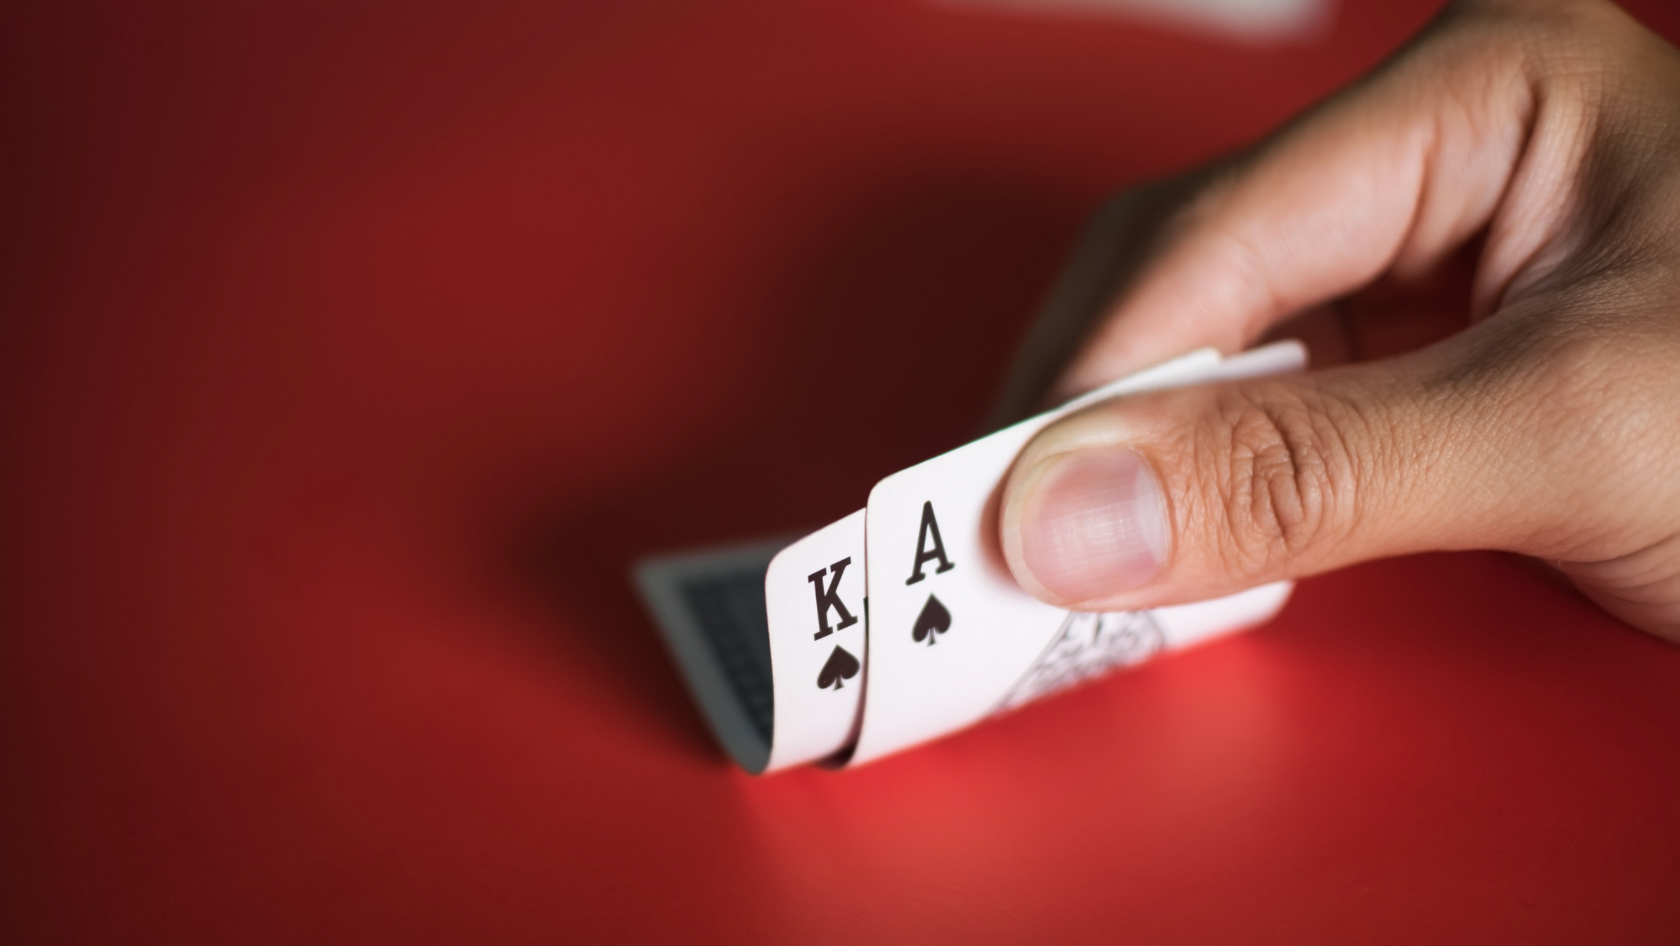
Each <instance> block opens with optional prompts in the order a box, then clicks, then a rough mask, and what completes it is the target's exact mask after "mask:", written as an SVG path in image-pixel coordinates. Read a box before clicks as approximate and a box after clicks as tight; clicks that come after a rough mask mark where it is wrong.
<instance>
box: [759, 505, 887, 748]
mask: <svg viewBox="0 0 1680 946" xmlns="http://www.w3.org/2000/svg"><path fill="white" fill-rule="evenodd" d="M863 524H864V510H862V509H859V510H858V511H857V512H855V513H852V514H851V515H849V516H847V517H846V518H844V519H841V520H840V521H839V522H836V523H834V524H833V525H830V526H826V527H824V528H822V529H818V530H817V531H816V532H813V533H811V534H810V535H808V536H806V537H805V538H803V539H800V540H799V541H798V542H795V543H794V544H792V545H790V546H788V547H787V548H785V549H783V550H782V551H781V552H780V553H778V554H777V555H776V558H775V559H774V560H773V561H772V562H771V563H770V568H769V571H768V572H767V574H766V575H765V576H764V602H765V610H766V612H767V614H768V618H769V621H768V633H769V638H770V659H771V667H772V676H773V679H774V683H775V710H774V721H773V725H772V727H771V740H770V757H769V764H768V766H767V768H766V771H774V770H776V769H780V768H785V767H787V766H790V765H797V764H799V763H801V762H812V761H815V760H818V759H823V758H826V757H828V756H831V755H833V754H834V753H836V752H838V751H840V750H841V749H843V748H845V747H846V746H847V745H848V744H849V743H850V741H851V738H852V737H853V735H854V733H853V728H854V724H855V723H856V722H857V719H858V708H859V706H860V705H861V697H862V694H863V664H864V659H865V657H866V656H867V655H866V653H865V648H866V647H867V644H868V634H867V624H866V623H865V614H864V608H865V602H864V581H865V578H866V569H865V567H864V558H863V552H864V549H863Z"/></svg>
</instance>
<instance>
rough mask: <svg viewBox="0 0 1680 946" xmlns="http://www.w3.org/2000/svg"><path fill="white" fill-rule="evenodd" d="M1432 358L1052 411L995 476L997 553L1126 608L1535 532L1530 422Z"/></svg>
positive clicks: (1027, 573) (1540, 505)
mask: <svg viewBox="0 0 1680 946" xmlns="http://www.w3.org/2000/svg"><path fill="white" fill-rule="evenodd" d="M1433 360H1434V359H1432V358H1430V357H1429V356H1427V355H1425V354H1424V353H1419V354H1418V355H1416V356H1411V357H1408V358H1402V359H1396V360H1393V361H1386V362H1381V363H1378V364H1369V365H1360V366H1355V367H1349V368H1344V369H1337V370H1332V371H1326V372H1320V373H1317V374H1312V375H1296V376H1291V377H1282V378H1265V379H1256V380H1249V381H1242V382H1237V383H1231V384H1224V385H1210V386H1203V387H1195V388H1185V389H1181V390H1176V391H1165V392H1157V393H1151V394H1144V395H1137V396H1134V397H1129V398H1124V399H1121V400H1117V401H1111V402H1107V403H1104V404H1099V405H1096V406H1094V407H1091V408H1089V409H1087V410H1085V411H1082V412H1080V413H1077V414H1074V415H1072V416H1070V417H1067V418H1064V419H1063V420H1061V421H1058V422H1057V423H1055V424H1052V425H1051V426H1049V427H1047V428H1045V430H1043V431H1042V432H1040V433H1039V435H1038V436H1037V437H1036V438H1035V439H1034V440H1033V441H1032V442H1031V443H1030V444H1029V445H1028V446H1027V448H1026V449H1025V450H1024V451H1023V452H1022V454H1021V456H1020V457H1019V458H1018V459H1017V461H1016V464H1015V467H1014V472H1013V473H1012V475H1011V477H1010V479H1009V482H1008V483H1007V485H1006V487H1005V491H1004V496H1003V508H1002V515H1001V517H1000V526H1001V536H1000V538H1001V542H1002V546H1003V551H1004V555H1005V557H1006V559H1007V560H1008V563H1009V566H1010V568H1011V570H1012V571H1013V572H1014V574H1015V577H1016V579H1017V580H1018V581H1019V582H1020V583H1021V585H1022V587H1024V588H1025V589H1026V590H1028V591H1029V592H1031V593H1033V594H1034V595H1035V596H1037V597H1039V598H1041V599H1043V600H1046V601H1049V602H1051V603H1055V604H1059V605H1062V606H1065V607H1076V608H1078V609H1081V610H1130V609H1135V608H1143V607H1156V606H1161V605H1167V604H1176V603H1182V602H1187V601H1195V600H1202V599H1206V598H1211V597H1216V596H1219V595H1222V594H1227V593H1232V592H1236V591H1239V590H1242V589H1244V588H1248V587H1252V586H1254V585H1257V584H1260V583H1262V582H1267V581H1274V580H1278V579H1282V578H1295V577H1303V576H1306V575H1312V574H1316V573H1318V572H1323V571H1328V570H1330V569H1333V568H1337V567H1339V566H1342V565H1346V564H1350V563H1352V562H1356V561H1361V560H1364V559H1369V558H1375V557H1379V556H1385V555H1395V554H1404V553H1406V552H1412V551H1421V550H1424V549H1453V548H1489V547H1493V548H1521V547H1524V546H1528V545H1531V544H1533V541H1534V536H1535V535H1536V534H1537V533H1538V532H1539V531H1541V530H1543V529H1545V528H1546V527H1547V525H1548V523H1547V522H1546V521H1545V518H1546V515H1547V511H1548V510H1556V509H1558V508H1559V503H1560V499H1559V492H1560V491H1562V490H1565V489H1566V487H1567V484H1563V483H1559V482H1557V481H1555V480H1548V479H1547V478H1544V477H1535V476H1532V475H1529V474H1528V473H1526V472H1525V471H1528V470H1532V469H1534V468H1535V466H1536V465H1537V461H1538V460H1539V458H1538V457H1536V456H1532V455H1531V454H1533V453H1534V452H1535V451H1536V450H1537V449H1540V448H1539V447H1538V446H1537V442H1538V439H1539V438H1536V437H1534V436H1533V435H1532V434H1531V433H1530V432H1528V431H1525V430H1520V429H1513V424H1512V423H1511V420H1510V418H1509V416H1502V415H1501V413H1500V407H1501V404H1500V400H1501V399H1500V398H1497V397H1495V398H1489V397H1487V396H1486V392H1485V391H1483V392H1482V393H1481V395H1480V396H1475V395H1472V394H1470V393H1468V392H1465V391H1454V390H1453V389H1452V386H1453V385H1454V384H1455V383H1456V382H1453V381H1450V380H1449V381H1442V380H1440V379H1441V378H1442V377H1443V374H1442V373H1441V372H1440V371H1438V370H1433V371H1432V370H1430V365H1429V362H1430V361H1433ZM1434 367H1436V368H1439V365H1436V366H1434ZM1518 426H1521V425H1518ZM1542 492H1544V493H1545V495H1541V493H1542Z"/></svg>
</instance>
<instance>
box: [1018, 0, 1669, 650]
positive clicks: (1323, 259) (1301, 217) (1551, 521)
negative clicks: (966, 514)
mask: <svg viewBox="0 0 1680 946" xmlns="http://www.w3.org/2000/svg"><path fill="white" fill-rule="evenodd" d="M1454 303H1455V304H1454ZM1050 312H1051V317H1050V318H1049V319H1048V320H1047V321H1046V322H1045V323H1044V325H1043V326H1042V327H1041V329H1040V330H1039V331H1038V333H1037V334H1036V336H1035V337H1034V338H1033V339H1032V340H1030V341H1029V344H1028V346H1027V349H1026V351H1025V354H1024V359H1023V362H1022V365H1021V367H1019V368H1018V369H1017V371H1016V374H1015V377H1014V378H1013V379H1012V381H1011V384H1010V386H1009V388H1008V389H1007V390H1006V411H1009V412H1012V413H1015V414H1019V413H1022V412H1023V410H1024V408H1025V407H1026V406H1027V405H1028V404H1029V403H1030V402H1031V401H1033V400H1035V399H1036V398H1037V397H1039V396H1040V395H1041V394H1043V393H1044V392H1045V390H1046V388H1048V397H1049V399H1050V400H1051V401H1059V400H1063V399H1066V398H1067V397H1070V396H1073V395H1075V394H1078V393H1080V392H1082V391H1086V390H1090V389H1091V388H1094V387H1097V386H1098V385H1100V384H1102V383H1103V382H1105V381H1107V380H1110V379H1112V378H1115V377H1118V376H1120V375H1122V374H1125V373H1127V372H1129V371H1132V370H1135V369H1138V368H1141V367H1144V366H1146V365H1149V364H1151V363H1154V362H1158V361H1162V360H1164V359H1166V358H1168V357H1171V356H1173V355H1176V354H1179V353H1181V352H1183V351H1187V350H1189V349H1192V348H1197V347H1201V346H1206V345H1213V346H1217V347H1218V348H1220V349H1222V350H1224V351H1226V352H1235V351H1239V350H1241V349H1243V348H1246V347H1248V346H1249V345H1251V344H1253V343H1254V342H1256V341H1257V340H1259V339H1261V338H1262V337H1263V336H1264V335H1265V334H1266V333H1267V332H1268V331H1269V330H1273V329H1274V327H1275V326H1277V325H1278V324H1279V323H1281V322H1283V321H1284V320H1286V319H1291V318H1298V320H1299V324H1301V325H1303V326H1306V327H1307V328H1309V329H1310V331H1309V332H1308V334H1307V336H1306V337H1307V340H1308V342H1309V345H1310V346H1311V347H1312V349H1313V351H1314V356H1315V358H1316V359H1317V360H1318V361H1319V362H1320V363H1321V364H1322V363H1325V362H1326V361H1328V362H1331V363H1334V362H1337V361H1341V360H1346V361H1348V362H1349V363H1347V364H1343V365H1341V366H1338V367H1331V368H1329V369H1328V370H1318V371H1314V372H1311V373H1307V374H1302V375H1297V376H1291V377H1283V378H1269V379H1259V380H1251V381H1242V382H1237V383H1230V384H1222V385H1210V386H1203V387H1196V388H1188V389H1183V390H1177V391H1169V392H1161V393H1155V394H1149V395H1142V396H1137V397H1132V398H1128V399H1124V400H1122V401H1118V402H1113V403H1109V404H1103V405H1098V406H1096V407H1093V408H1090V409H1088V410H1085V411H1082V412H1080V413H1078V414H1075V415H1073V416H1071V417H1069V418H1067V419H1064V420H1062V421H1060V422H1058V423H1056V424H1054V425H1052V426H1050V427H1048V428H1046V429H1045V430H1044V431H1043V432H1042V433H1040V434H1039V435H1038V436H1037V437H1036V438H1035V439H1034V440H1033V441H1032V443H1031V444H1029V445H1028V447H1027V448H1026V449H1025V450H1024V451H1023V452H1022V455H1021V456H1020V457H1019V458H1018V459H1017V461H1016V464H1015V467H1014V470H1013V472H1012V473H1011V475H1010V478H1009V481H1008V484H1007V487H1006V490H1005V493H1004V505H1003V513H1002V515H1001V517H1000V524H1001V525H1000V533H1001V534H1000V539H1001V542H1002V545H1003V549H1004V554H1005V556H1006V557H1007V559H1008V562H1009V565H1010V568H1011V569H1012V570H1013V571H1014V574H1015V576H1016V578H1017V579H1018V580H1019V581H1020V582H1021V584H1022V586H1023V587H1024V588H1026V589H1027V590H1028V591H1030V592H1032V593H1033V594H1034V595H1036V596H1038V597H1040V598H1042V599H1044V600H1046V601H1049V602H1052V603H1055V604H1059V605H1063V606H1066V607H1073V608H1077V609H1081V610H1122V609H1133V608H1141V607H1154V606H1158V605H1166V604H1173V603H1180V602H1185V601H1192V600H1198V599H1203V598H1210V597H1214V596H1217V595H1221V594H1226V593H1230V592H1234V591H1237V590H1240V589H1242V588H1246V587H1250V586H1253V585H1257V584H1260V583H1262V582H1267V581H1273V580H1277V579H1281V578H1293V577H1302V576H1307V575H1312V574H1316V573H1319V572H1323V571H1327V570H1329V569H1333V568H1337V567H1340V566H1343V565H1347V564H1351V563H1354V562H1358V561H1363V560H1366V559H1371V558H1377V557H1382V556H1388V555H1398V554H1405V553H1410V552H1418V551H1425V550H1435V549H1471V548H1492V549H1504V550H1509V551H1513V552H1519V553H1522V554H1526V555H1531V556H1535V557H1538V558H1541V559H1544V560H1546V561H1549V562H1551V563H1553V564H1554V565H1555V566H1557V567H1558V568H1559V569H1561V570H1562V572H1563V573H1564V574H1565V575H1567V576H1568V577H1569V578H1570V579H1571V580H1572V581H1574V582H1575V583H1576V585H1578V586H1579V587H1580V588H1581V589H1582V590H1583V591H1584V592H1586V593H1587V594H1588V595H1590V596H1591V597H1592V598H1593V599H1594V600H1596V601H1598V602H1599V603H1600V604H1601V605H1603V606H1604V607H1605V608H1606V609H1608V610H1609V611H1611V612H1612V613H1614V614H1616V615H1617V616H1619V617H1621V618H1623V619H1624V620H1626V621H1628V622H1630V623H1632V624H1634V625H1636V626H1638V627H1640V628H1643V629H1645V630H1647V631H1650V632H1652V633H1655V634H1659V635H1662V636H1664V637H1667V638H1669V639H1670V640H1674V641H1677V642H1680V54H1677V53H1676V50H1675V49H1674V48H1673V47H1670V46H1668V45H1667V44H1665V43H1663V42H1662V41H1661V40H1660V39H1658V38H1657V37H1655V36H1654V35H1652V34H1651V33H1649V32H1647V31H1646V30H1644V29H1643V28H1641V27H1640V26H1638V25H1637V24H1636V23H1634V22H1633V21H1632V20H1630V19H1629V18H1628V17H1627V16H1625V15H1624V14H1623V13H1621V11H1620V10H1618V9H1616V8H1615V7H1613V6H1610V5H1609V4H1608V3H1604V2H1593V0H1571V2H1545V0H1533V2H1515V0H1509V2H1493V0H1484V2H1473V3H1460V4H1456V5H1454V6H1453V7H1451V8H1449V9H1448V10H1447V11H1446V12H1445V13H1444V14H1443V15H1442V16H1441V17H1440V18H1439V19H1438V20H1437V21H1436V22H1435V23H1434V24H1432V25H1431V27H1430V28H1429V29H1428V30H1426V31H1425V32H1424V33H1423V34H1422V35H1421V36H1420V37H1419V38H1418V39H1417V40H1415V41H1414V42H1413V43H1412V44H1411V45H1409V46H1408V47H1407V48H1406V49H1405V50H1403V51H1402V52H1401V53H1400V54H1399V55H1397V56H1396V57H1395V58H1394V59H1393V60H1392V61H1390V62H1389V63H1387V64H1386V65H1385V66H1383V67H1382V68H1381V69H1379V70H1378V71H1377V72H1376V73H1374V74H1373V75H1371V76H1369V77H1367V78H1366V79H1364V80H1362V81H1361V82H1359V83H1357V84H1355V85H1354V86H1352V87H1350V88H1349V89H1347V90H1345V91H1343V92H1342V93H1340V94H1339V95H1337V96H1335V97H1334V98H1332V99H1330V100H1329V101H1327V102H1325V103H1324V104H1322V105H1321V106H1319V107H1318V108H1316V109H1314V110H1312V111H1311V112H1309V113H1308V114H1306V115H1305V116H1303V117H1301V118H1300V119H1298V120H1296V121H1295V122H1293V123H1291V124H1290V125H1289V126H1287V127H1285V128H1284V129H1282V130H1281V131H1279V132H1278V133H1277V134H1275V135H1274V136H1273V137H1271V138H1270V139H1268V140H1266V141H1264V142H1263V143H1261V144H1260V145H1258V146H1256V147H1255V148H1253V149H1251V150H1249V151H1247V152H1244V153H1242V154H1239V155H1237V156H1235V157H1233V158H1231V159H1228V160H1226V161H1223V162H1220V163H1219V164H1217V165H1215V166H1212V167H1210V168H1207V169H1204V170H1201V171H1198V172H1195V173H1192V174H1190V175H1186V176H1184V177H1182V178H1179V179H1176V180H1173V181H1169V182H1165V183H1162V184H1157V185H1153V186H1151V187H1148V188H1144V189H1141V190H1139V191H1136V192H1133V193H1132V194H1129V195H1126V196H1125V197H1123V198H1121V199H1120V200H1118V201H1116V202H1115V203H1114V204H1112V205H1110V207H1108V208H1107V209H1105V211H1104V212H1103V213H1102V214H1099V216H1098V218H1097V220H1096V221H1095V222H1094V224H1093V226H1092V229H1091V231H1090V233H1089V234H1088V235H1087V238H1086V241H1085V244H1084V245H1083V246H1082V248H1081V249H1080V250H1079V251H1078V252H1076V254H1075V258H1074V262H1073V264H1072V265H1071V266H1070V270H1069V274H1068V275H1067V276H1066V277H1064V282H1063V284H1062V285H1061V287H1060V288H1059V289H1058V292H1057V294H1056V296H1055V297H1054V298H1053V300H1052V304H1051V306H1050ZM1068 339H1073V340H1075V341H1076V342H1077V343H1078V347H1077V350H1076V351H1075V353H1074V354H1073V357H1072V358H1071V360H1070V361H1066V362H1065V367H1063V368H1062V370H1061V373H1060V375H1059V376H1055V375H1053V372H1054V371H1055V370H1056V366H1058V365H1061V364H1064V362H1062V361H1061V360H1060V358H1059V357H1058V356H1059V354H1060V350H1065V349H1063V348H1062V343H1063V342H1064V341H1065V340H1068ZM1420 343H1427V344H1423V345H1422V347H1419V344H1420ZM1327 354H1328V356H1329V357H1328V358H1327V357H1325V356H1326V355H1327ZM1384 355H1393V357H1386V358H1383V357H1381V356H1384ZM1052 378H1053V380H1052Z"/></svg>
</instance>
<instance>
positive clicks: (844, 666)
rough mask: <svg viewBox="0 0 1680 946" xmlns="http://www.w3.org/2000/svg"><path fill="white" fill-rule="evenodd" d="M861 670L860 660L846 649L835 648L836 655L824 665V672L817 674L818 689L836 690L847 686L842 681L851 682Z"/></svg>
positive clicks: (831, 656)
mask: <svg viewBox="0 0 1680 946" xmlns="http://www.w3.org/2000/svg"><path fill="white" fill-rule="evenodd" d="M859 669H861V667H860V665H859V664H858V659H857V658H856V657H853V656H852V655H851V654H850V653H848V652H847V651H846V648H844V647H836V648H834V653H832V654H829V655H828V662H827V663H825V664H823V668H822V672H821V673H819V674H817V687H818V688H819V689H823V690H826V689H828V688H829V687H831V686H832V687H833V688H835V689H836V690H838V689H840V688H841V687H843V686H845V684H844V683H842V682H841V681H842V680H850V679H851V678H853V677H855V676H857V674H858V670H859Z"/></svg>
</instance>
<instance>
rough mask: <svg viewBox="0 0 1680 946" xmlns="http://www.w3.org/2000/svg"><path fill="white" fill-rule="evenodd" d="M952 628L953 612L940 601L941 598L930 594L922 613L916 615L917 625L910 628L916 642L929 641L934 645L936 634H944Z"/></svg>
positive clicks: (930, 644) (929, 644) (930, 645)
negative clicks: (946, 608)
mask: <svg viewBox="0 0 1680 946" xmlns="http://www.w3.org/2000/svg"><path fill="white" fill-rule="evenodd" d="M950 629H951V612H949V611H947V610H945V606H944V605H943V604H940V603H939V599H938V598H935V597H934V596H933V595H928V599H927V604H924V605H922V613H921V614H918V615H916V626H915V627H914V628H912V629H911V630H910V637H911V639H912V640H914V641H915V642H916V643H918V644H920V643H921V642H922V641H924V640H925V641H927V642H928V646H929V647H932V646H933V642H934V635H935V634H943V633H945V632H946V631H948V630H950Z"/></svg>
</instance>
